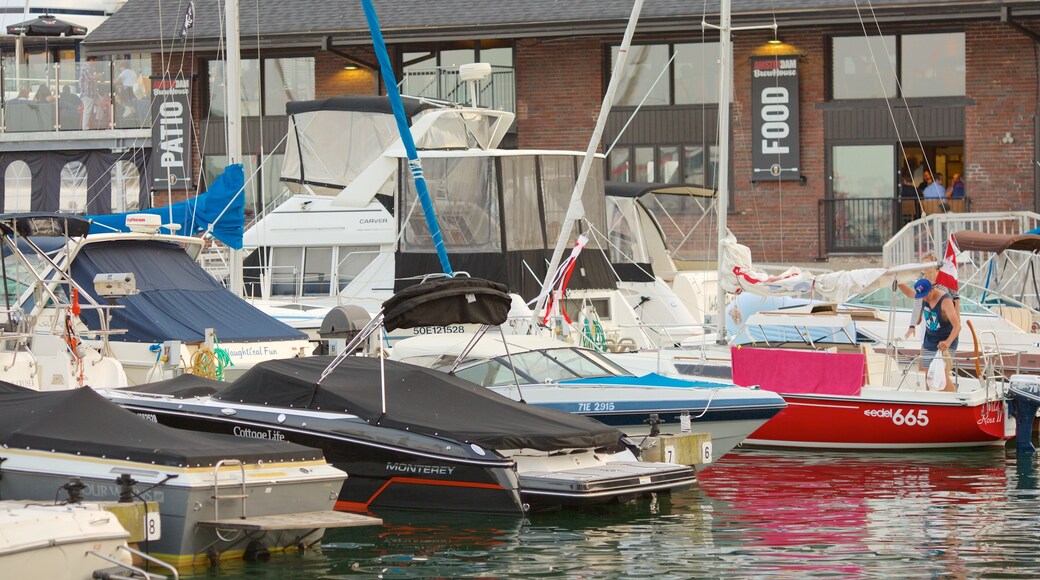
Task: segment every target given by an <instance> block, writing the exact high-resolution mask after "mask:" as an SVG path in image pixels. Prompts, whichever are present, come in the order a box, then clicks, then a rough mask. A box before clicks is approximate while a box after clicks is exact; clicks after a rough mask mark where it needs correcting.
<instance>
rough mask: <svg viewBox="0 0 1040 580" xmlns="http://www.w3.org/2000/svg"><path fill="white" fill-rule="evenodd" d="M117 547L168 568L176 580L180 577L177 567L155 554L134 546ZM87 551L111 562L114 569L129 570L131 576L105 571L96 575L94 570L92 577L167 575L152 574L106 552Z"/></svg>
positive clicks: (159, 579) (142, 579) (146, 579)
mask: <svg viewBox="0 0 1040 580" xmlns="http://www.w3.org/2000/svg"><path fill="white" fill-rule="evenodd" d="M118 549H120V550H124V551H126V552H127V553H129V554H130V555H131V556H133V557H134V559H140V560H143V561H145V562H148V563H149V564H154V565H156V566H159V567H160V568H163V569H164V570H169V572H170V574H171V575H172V576H173V580H178V579H179V578H180V575H179V574H178V573H177V569H176V568H174V567H173V566H172V565H171V564H169V563H167V562H163V561H162V560H160V559H158V558H156V557H155V556H152V555H149V554H147V553H145V552H142V551H140V550H135V549H134V548H131V547H130V546H125V545H123V546H119V548H118ZM87 553H88V554H90V555H91V556H96V557H98V558H101V559H102V560H104V561H106V562H108V563H109V564H112V565H113V567H114V569H115V570H118V571H126V572H130V573H131V574H132V576H122V575H117V574H116V573H114V572H105V573H104V574H103V575H98V572H95V573H94V577H95V578H111V579H112V580H116V579H119V578H126V579H127V580H165V578H167V576H163V575H162V574H153V573H151V572H148V571H146V570H144V569H142V568H139V567H138V566H135V565H133V564H127V563H126V562H122V561H120V560H117V559H115V558H113V557H112V556H109V555H108V554H102V553H100V552H98V551H97V550H90V551H88V552H87ZM99 572H101V571H99Z"/></svg>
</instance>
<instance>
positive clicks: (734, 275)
mask: <svg viewBox="0 0 1040 580" xmlns="http://www.w3.org/2000/svg"><path fill="white" fill-rule="evenodd" d="M719 259H720V260H722V261H723V268H722V278H721V279H720V281H719V283H720V284H722V286H723V288H725V289H726V292H729V293H730V294H740V293H741V292H749V293H751V294H757V295H759V296H805V297H813V298H817V299H822V300H828V301H831V302H845V301H846V300H848V298H849V296H852V295H853V294H858V293H860V292H863V291H864V290H866V289H867V288H869V287H871V286H873V285H874V284H875V283H876V282H877V281H878V280H879V279H880V278H881V277H882V276H883V275H885V274H886V273H887V272H888V270H886V269H885V268H860V269H857V270H842V271H837V272H827V273H824V274H811V273H809V272H804V271H802V270H801V269H799V268H797V267H792V268H788V269H787V270H785V271H784V272H783V273H781V274H776V275H771V274H768V273H766V272H761V271H758V270H755V268H754V266H753V265H752V263H751V250H750V249H749V248H748V247H747V246H744V245H741V244H738V243H737V238H736V237H735V236H734V235H733V234H732V233H729V232H727V236H726V238H725V239H724V240H723V242H722V244H721V247H720V248H719Z"/></svg>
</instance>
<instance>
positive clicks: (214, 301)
mask: <svg viewBox="0 0 1040 580" xmlns="http://www.w3.org/2000/svg"><path fill="white" fill-rule="evenodd" d="M123 272H129V273H132V274H133V275H134V279H135V282H136V283H137V290H138V293H137V294H134V295H132V296H127V297H125V298H119V299H117V300H116V301H115V302H116V304H119V305H122V306H124V308H115V309H112V311H111V312H112V328H116V329H122V328H125V329H126V330H127V332H126V333H125V334H117V335H113V336H112V337H111V340H114V341H123V342H150V343H156V342H163V341H166V340H179V341H181V342H184V343H198V342H202V341H204V340H205V339H206V336H205V333H206V329H207V328H212V329H214V330H215V331H216V333H217V339H218V340H219V341H220V342H222V343H229V342H253V341H261V340H302V339H306V338H307V335H306V334H304V333H302V332H300V331H298V330H296V329H294V328H292V327H291V326H289V325H287V324H285V323H283V322H281V321H279V320H276V319H274V318H272V317H270V316H268V315H266V314H264V313H263V312H261V311H260V310H257V309H256V308H255V307H253V305H251V304H249V303H248V302H246V301H245V300H242V299H241V298H239V297H238V296H235V295H234V294H232V293H231V292H230V291H228V290H227V289H226V288H224V287H223V286H221V285H220V283H219V282H217V280H215V279H214V278H213V277H212V276H210V275H209V274H207V273H206V271H205V270H203V269H202V266H200V265H198V264H197V263H196V262H195V261H194V260H192V259H191V257H190V256H189V255H188V254H187V252H185V251H184V250H183V249H181V248H180V247H178V246H176V245H174V244H172V243H169V242H164V241H159V240H125V241H124V240H113V241H108V242H104V243H96V244H87V245H84V246H83V249H82V250H81V251H80V252H79V253H78V254H77V255H76V257H75V258H74V260H73V262H72V277H73V278H74V279H75V280H76V282H77V283H79V285H80V286H82V287H83V288H84V289H86V290H87V291H88V292H90V293H91V295H92V296H93V297H94V299H95V300H97V301H98V302H99V303H101V304H105V303H106V302H105V299H104V298H101V297H99V296H98V295H97V294H96V293H95V292H94V276H96V275H97V274H102V273H106V274H107V273H123ZM82 318H83V321H84V322H86V323H87V325H88V326H89V327H90V328H92V329H97V328H98V320H97V315H96V314H95V312H94V311H92V310H84V311H83V315H82Z"/></svg>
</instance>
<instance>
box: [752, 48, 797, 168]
mask: <svg viewBox="0 0 1040 580" xmlns="http://www.w3.org/2000/svg"><path fill="white" fill-rule="evenodd" d="M751 75H752V76H751V113H752V119H753V123H752V131H753V133H752V135H751V144H752V155H751V163H752V165H751V180H752V181H796V180H800V179H801V175H802V174H801V167H800V151H799V147H798V145H799V126H798V104H799V101H798V56H796V55H790V56H756V57H752V58H751Z"/></svg>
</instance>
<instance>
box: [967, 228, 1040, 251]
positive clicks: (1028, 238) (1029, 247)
mask: <svg viewBox="0 0 1040 580" xmlns="http://www.w3.org/2000/svg"><path fill="white" fill-rule="evenodd" d="M953 239H954V240H956V242H957V249H958V250H960V251H962V252H992V253H994V254H999V253H1001V252H1003V251H1005V250H1021V251H1024V252H1038V251H1040V235H1037V234H1030V233H1026V234H991V233H988V232H976V231H971V230H964V231H960V232H955V233H954V234H953Z"/></svg>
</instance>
